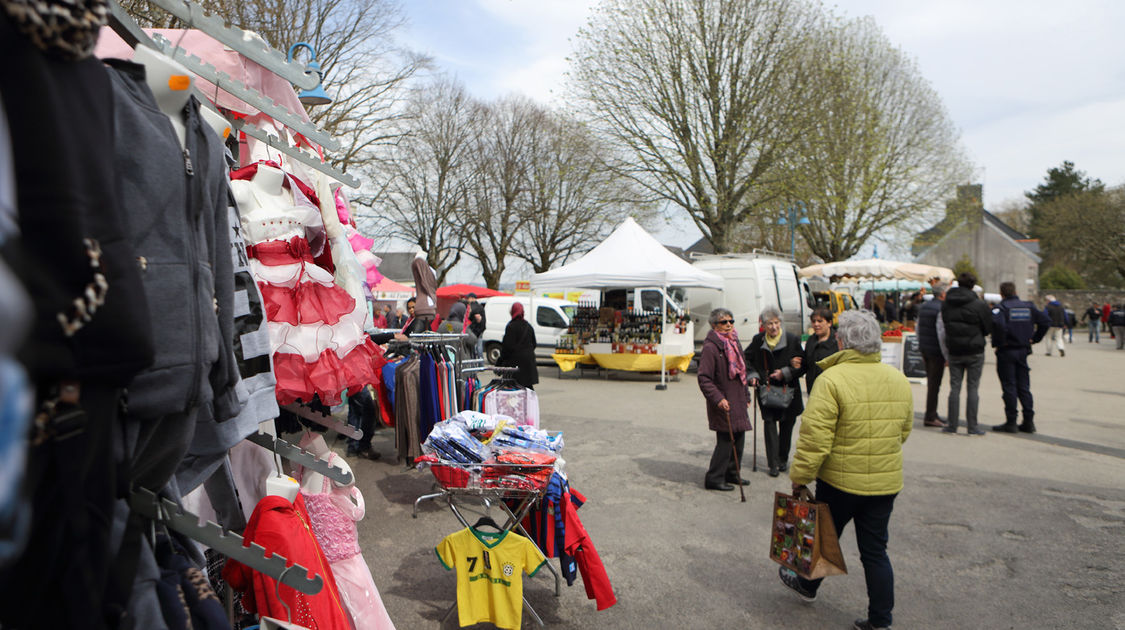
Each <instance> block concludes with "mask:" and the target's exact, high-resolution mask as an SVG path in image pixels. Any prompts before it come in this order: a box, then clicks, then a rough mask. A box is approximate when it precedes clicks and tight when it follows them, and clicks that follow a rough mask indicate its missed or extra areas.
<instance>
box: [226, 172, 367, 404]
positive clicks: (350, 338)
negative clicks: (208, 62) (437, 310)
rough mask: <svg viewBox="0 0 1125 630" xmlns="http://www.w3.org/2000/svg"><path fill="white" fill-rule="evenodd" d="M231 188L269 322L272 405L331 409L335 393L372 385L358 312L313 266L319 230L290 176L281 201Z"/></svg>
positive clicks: (248, 187)
mask: <svg viewBox="0 0 1125 630" xmlns="http://www.w3.org/2000/svg"><path fill="white" fill-rule="evenodd" d="M231 186H232V188H234V189H235V194H236V196H238V197H239V198H241V199H250V200H251V203H250V204H245V203H244V204H243V205H249V206H250V207H248V208H246V207H243V208H240V214H241V216H242V230H243V238H244V239H245V240H246V243H247V253H248V255H249V257H250V267H251V270H252V271H253V274H254V278H255V280H256V281H257V283H258V288H259V289H260V290H261V293H262V302H263V307H264V308H265V311H266V319H267V321H268V322H269V330H270V346H271V349H272V351H273V364H274V375H275V376H276V378H277V400H278V402H279V403H280V404H282V405H286V404H289V403H293V402H298V401H300V402H309V401H311V400H312V398H313V395H318V396H319V397H320V400H321V402H322V403H324V404H326V405H337V404H339V403H340V401H341V397H340V394H341V393H342V392H344V391H347V392H348V393H355V392H357V391H359V390H360V389H361V388H363V387H364V386H365V385H368V384H370V383H373V382H375V373H374V370H373V369H372V367H371V359H372V357H373V356H374V354H375V353H376V349H375V346H374V344H373V343H372V342H371V339H370V337H368V336H367V334H366V333H365V332H364V318H365V317H366V315H367V309H366V305H365V304H361V303H357V301H356V300H355V299H354V298H352V296H350V295H349V294H348V293H347V291H345V290H344V289H342V288H341V287H339V286H338V285H336V284H335V282H334V280H333V275H332V273H331V272H329V271H328V270H327V269H325V268H323V267H321V266H319V265H317V264H316V262H314V258H318V257H321V256H323V255H324V250H325V247H324V243H325V234H324V224H323V221H322V219H321V215H320V210H319V209H318V208H317V206H316V205H314V204H313V202H312V201H310V200H309V199H308V198H307V197H306V195H305V194H304V193H303V192H301V191H300V190H299V187H298V185H297V184H296V182H295V180H293V179H292V178H291V176H289V175H288V174H287V175H286V187H285V188H283V193H284V195H283V196H282V197H276V196H271V195H266V194H263V193H261V192H260V191H259V190H258V189H257V187H256V186H255V185H254V184H253V183H252V181H238V180H236V181H232V182H231ZM293 191H296V192H293ZM279 200H281V201H279ZM322 260H323V259H322Z"/></svg>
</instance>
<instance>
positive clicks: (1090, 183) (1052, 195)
mask: <svg viewBox="0 0 1125 630" xmlns="http://www.w3.org/2000/svg"><path fill="white" fill-rule="evenodd" d="M1103 190H1105V184H1103V183H1102V182H1101V180H1099V179H1096V178H1095V179H1091V178H1090V177H1088V176H1087V175H1086V172H1085V171H1080V170H1077V169H1075V168H1074V162H1071V161H1070V160H1064V161H1063V163H1062V165H1061V166H1059V167H1056V168H1049V169H1047V176H1046V177H1044V178H1043V183H1041V184H1039V185H1038V186H1036V187H1035V190H1032V191H1030V192H1026V193H1024V195H1025V196H1026V197H1027V198H1028V200H1030V201H1031V205H1030V206H1029V207H1028V209H1027V210H1028V213H1029V214H1030V215H1031V225H1030V229H1029V233H1030V235H1031V237H1032V238H1042V231H1043V225H1042V223H1043V220H1044V215H1043V208H1044V207H1045V206H1046V205H1048V204H1049V203H1051V202H1053V201H1056V200H1059V199H1062V198H1064V197H1068V196H1070V195H1076V194H1078V193H1082V192H1092V193H1100V192H1102V191H1103Z"/></svg>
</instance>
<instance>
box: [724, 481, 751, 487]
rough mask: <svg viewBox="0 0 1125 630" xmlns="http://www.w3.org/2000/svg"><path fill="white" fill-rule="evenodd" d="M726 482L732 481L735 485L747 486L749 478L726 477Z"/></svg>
mask: <svg viewBox="0 0 1125 630" xmlns="http://www.w3.org/2000/svg"><path fill="white" fill-rule="evenodd" d="M727 483H733V484H734V485H736V486H737V485H743V486H748V485H750V480H749V479H727Z"/></svg>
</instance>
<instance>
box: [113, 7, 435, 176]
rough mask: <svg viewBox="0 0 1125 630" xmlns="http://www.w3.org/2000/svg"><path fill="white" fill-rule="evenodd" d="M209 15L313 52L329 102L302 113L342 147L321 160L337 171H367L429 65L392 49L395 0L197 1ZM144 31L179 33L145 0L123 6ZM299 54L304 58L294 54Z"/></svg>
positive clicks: (276, 43) (279, 45)
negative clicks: (413, 81)
mask: <svg viewBox="0 0 1125 630" xmlns="http://www.w3.org/2000/svg"><path fill="white" fill-rule="evenodd" d="M201 4H202V5H203V7H204V8H205V9H206V10H207V11H208V12H209V13H211V14H214V15H217V16H219V17H222V18H223V19H224V20H226V21H228V22H229V23H231V24H234V25H236V26H238V27H239V28H242V29H244V30H248V31H253V32H255V33H257V34H258V35H260V36H261V37H262V38H263V39H265V40H266V42H268V43H269V44H270V45H271V46H273V47H274V48H276V49H278V50H281V51H287V50H288V49H289V47H290V46H291V45H293V44H295V43H297V42H306V43H308V44H310V45H312V46H313V48H315V49H316V51H317V62H318V63H319V64H320V66H321V71H322V72H323V74H324V86H325V89H326V91H327V92H329V95H330V96H331V97H332V99H333V101H332V103H331V104H329V105H319V106H316V107H310V108H309V109H308V113H309V117H310V118H311V119H312V122H313V123H314V124H316V125H317V126H319V127H320V128H322V129H324V130H325V131H326V132H328V133H329V134H331V135H332V136H333V137H335V138H336V139H337V140H338V141H339V142H340V145H341V146H340V150H339V151H336V152H333V153H331V154H329V155H328V156H327V158H328V159H329V161H330V162H331V164H332V165H333V166H335V167H337V168H339V169H340V170H342V171H345V172H346V171H348V170H354V169H356V168H358V167H361V166H365V165H367V164H368V163H369V162H370V161H371V160H373V159H374V158H375V157H376V150H377V149H378V148H380V147H383V146H386V145H388V144H393V143H394V142H395V141H396V140H397V138H398V134H399V133H400V129H401V127H400V126H398V125H396V124H394V123H396V122H397V121H398V120H399V119H400V118H401V116H402V115H403V108H402V107H401V105H402V101H403V99H404V98H405V96H406V90H405V88H406V86H407V83H408V82H409V80H410V79H411V78H412V77H413V76H414V75H415V74H416V73H417V72H418V71H419V70H421V69H423V68H425V67H427V65H428V64H429V59H428V58H426V57H424V56H421V55H418V54H416V53H413V52H410V51H407V50H404V49H402V48H400V47H399V46H397V45H396V43H395V40H394V38H393V37H392V34H393V33H394V31H395V30H396V29H398V28H399V27H400V26H401V25H402V23H403V16H402V11H401V9H400V7H399V5H398V4H397V2H395V1H394V0H203V1H202V2H201ZM122 6H123V7H124V8H125V9H126V10H127V11H128V12H129V13H130V15H132V16H133V17H135V18H136V19H137V21H138V22H139V23H140V24H141V25H142V26H152V27H159V28H185V27H186V26H187V25H184V24H183V23H180V22H179V21H178V20H176V19H175V18H173V17H172V16H171V15H170V14H168V13H165V12H164V11H163V10H161V9H159V8H157V7H156V6H155V5H152V4H149V3H148V2H147V1H146V0H122ZM298 54H299V55H303V54H305V53H298Z"/></svg>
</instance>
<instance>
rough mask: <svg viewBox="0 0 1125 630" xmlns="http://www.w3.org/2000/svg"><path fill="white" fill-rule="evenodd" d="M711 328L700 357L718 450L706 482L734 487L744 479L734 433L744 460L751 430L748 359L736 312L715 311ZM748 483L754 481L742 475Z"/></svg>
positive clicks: (726, 488)
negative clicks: (734, 453)
mask: <svg viewBox="0 0 1125 630" xmlns="http://www.w3.org/2000/svg"><path fill="white" fill-rule="evenodd" d="M710 322H711V332H709V333H707V338H706V339H704V340H703V355H702V356H701V357H700V359H699V376H698V380H699V390H700V391H702V392H703V397H704V398H705V399H706V400H707V426H708V428H710V429H711V430H712V431H714V432H715V451H714V452H713V453H711V465H710V467H709V468H708V469H707V476H706V477H705V478H704V480H703V485H704V487H706V488H707V489H708V490H724V491H729V490H734V486H732V485H731V484H732V483H740V479H741V476H740V475H739V470H738V467H737V465H736V464H735V461H736V460H735V458H733V457H732V456H731V433H732V432H733V434H734V448H735V449H738V459H737V461H738V462H741V461H742V446H743V444H744V443H745V437H746V432H747V431H749V430H750V416H749V414H748V413H747V412H746V408H747V407H749V406H750V397H749V395H748V394H747V390H746V362H745V360H744V359H743V357H742V344H740V343H739V342H738V333H737V332H735V330H734V316H733V315H732V314H731V312H730V311H728V310H727V309H725V308H717V309H715V310H713V311H711V317H710ZM741 483H742V485H744V486H748V485H750V482H749V481H747V480H745V479H741Z"/></svg>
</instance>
